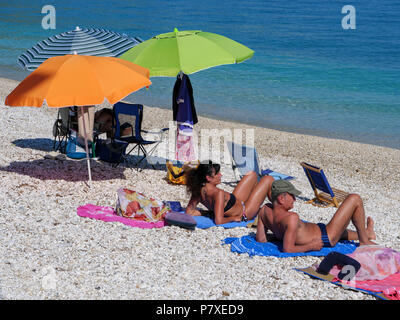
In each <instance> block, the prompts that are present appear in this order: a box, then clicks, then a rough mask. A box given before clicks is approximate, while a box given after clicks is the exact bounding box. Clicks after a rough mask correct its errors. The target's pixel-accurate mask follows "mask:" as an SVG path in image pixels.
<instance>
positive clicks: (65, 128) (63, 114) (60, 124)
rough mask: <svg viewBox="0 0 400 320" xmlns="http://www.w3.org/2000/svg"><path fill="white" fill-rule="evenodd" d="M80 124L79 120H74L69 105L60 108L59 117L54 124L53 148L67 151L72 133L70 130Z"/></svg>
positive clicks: (63, 151)
mask: <svg viewBox="0 0 400 320" xmlns="http://www.w3.org/2000/svg"><path fill="white" fill-rule="evenodd" d="M77 126H78V123H77V122H74V121H72V118H71V109H70V108H69V107H68V108H67V107H66V108H59V110H58V114H57V119H56V121H55V122H54V125H53V136H54V142H53V150H54V151H58V150H60V152H62V153H65V152H66V147H67V142H68V138H69V135H70V130H71V129H72V128H76V127H77Z"/></svg>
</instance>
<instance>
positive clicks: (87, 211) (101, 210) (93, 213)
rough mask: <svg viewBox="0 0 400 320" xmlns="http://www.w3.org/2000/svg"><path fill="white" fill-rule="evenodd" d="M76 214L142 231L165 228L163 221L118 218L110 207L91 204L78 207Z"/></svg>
mask: <svg viewBox="0 0 400 320" xmlns="http://www.w3.org/2000/svg"><path fill="white" fill-rule="evenodd" d="M77 214H78V216H80V217H85V218H91V219H97V220H102V221H105V222H115V221H117V222H121V223H123V224H125V225H127V226H130V227H138V228H142V229H151V228H162V227H164V226H165V221H164V220H162V221H157V222H146V221H139V220H133V219H129V218H125V217H121V216H118V215H117V214H116V212H115V211H114V208H112V207H102V206H95V205H93V204H86V205H84V206H80V207H78V209H77Z"/></svg>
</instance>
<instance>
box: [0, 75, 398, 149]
mask: <svg viewBox="0 0 400 320" xmlns="http://www.w3.org/2000/svg"><path fill="white" fill-rule="evenodd" d="M16 78H17V77H16ZM21 78H22V79H21V80H18V79H14V78H8V77H6V76H4V75H2V74H0V81H3V80H4V81H15V82H20V81H22V80H23V78H24V77H23V76H22V73H21ZM130 100H131V99H127V101H130ZM130 102H132V101H130ZM151 108H158V109H165V110H170V109H171V108H170V107H164V106H157V107H156V106H151ZM199 115H201V116H202V117H203V118H208V119H216V120H219V121H224V122H233V123H239V124H243V125H246V126H252V127H258V128H262V129H268V130H276V131H280V132H286V133H293V134H301V135H306V136H315V137H320V138H326V139H334V140H344V141H349V142H355V143H361V144H366V145H372V146H378V147H384V148H389V149H395V150H400V146H399V148H397V147H394V146H391V145H388V144H387V143H385V144H374V143H372V142H366V141H363V140H362V139H360V138H358V137H355V138H354V139H351V137H348V136H343V137H332V136H330V134H329V133H325V132H323V131H315V130H313V129H303V130H297V129H296V128H290V127H286V128H279V126H278V125H276V126H274V127H265V126H261V125H259V124H253V123H249V122H241V121H240V120H239V119H233V118H232V119H223V118H222V117H220V116H214V115H211V114H201V113H199V112H198V116H199Z"/></svg>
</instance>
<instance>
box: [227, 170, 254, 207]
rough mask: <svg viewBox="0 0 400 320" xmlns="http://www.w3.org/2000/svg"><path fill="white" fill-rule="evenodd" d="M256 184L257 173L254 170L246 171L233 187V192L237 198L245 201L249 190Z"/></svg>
mask: <svg viewBox="0 0 400 320" xmlns="http://www.w3.org/2000/svg"><path fill="white" fill-rule="evenodd" d="M256 185H257V173H255V172H254V171H249V172H247V173H246V174H245V175H244V176H243V178H242V179H241V180H240V181H239V183H238V184H237V186H236V187H235V188H234V189H233V192H232V193H233V194H234V195H235V197H236V198H237V199H238V200H241V201H246V200H247V199H248V197H249V196H250V193H251V191H252V190H253V189H254V187H255V186H256Z"/></svg>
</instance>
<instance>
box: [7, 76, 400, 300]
mask: <svg viewBox="0 0 400 320" xmlns="http://www.w3.org/2000/svg"><path fill="white" fill-rule="evenodd" d="M16 84H17V81H12V80H7V79H0V97H1V100H0V118H1V119H2V120H3V121H2V123H3V127H2V130H1V131H0V141H1V142H0V177H1V179H2V185H1V186H0V213H1V214H0V225H1V226H2V230H4V232H3V233H2V237H0V246H1V248H2V250H3V256H4V257H5V258H4V259H3V261H2V263H1V264H0V267H1V270H0V286H1V287H0V292H1V297H2V298H3V299H10V300H19V299H54V300H61V299H68V300H69V299H73V300H76V299H78V300H79V299H83V300H86V299H111V300H115V299H130V300H131V299H136V300H143V299H150V300H156V299H163V300H175V299H183V300H219V299H221V300H252V299H253V300H254V299H255V300H265V299H276V300H330V299H337V300H374V299H375V298H374V297H372V296H371V295H367V294H364V293H361V292H355V291H352V290H344V289H343V288H339V287H337V286H335V285H332V284H330V283H328V282H323V281H318V280H315V279H312V278H310V277H308V276H306V275H304V274H302V273H300V272H297V271H295V270H294V268H303V267H308V266H310V265H312V264H314V263H315V262H318V261H319V260H320V258H318V257H311V256H305V257H295V258H275V257H261V256H254V257H252V258H250V257H249V256H248V255H245V254H241V255H240V254H236V253H233V252H231V251H230V247H229V245H221V240H223V239H225V238H228V237H241V236H243V235H248V234H251V233H254V232H255V230H254V229H249V228H232V229H224V228H221V227H214V228H210V229H205V230H203V229H198V228H197V229H195V230H194V231H188V230H185V229H182V228H179V227H172V226H170V227H164V228H160V229H139V228H132V227H128V226H125V225H123V224H121V223H118V222H103V221H98V220H92V219H89V218H82V217H79V216H78V215H77V208H78V207H79V206H82V205H85V204H88V203H91V204H94V205H99V206H112V207H114V206H115V200H116V191H117V190H118V189H119V188H121V187H126V188H129V189H131V190H135V191H138V192H141V193H143V194H145V195H146V196H148V197H154V198H156V199H160V200H167V201H168V200H169V201H180V202H181V204H182V205H183V206H186V204H187V202H188V200H189V199H188V195H187V193H186V190H185V188H184V186H177V185H171V184H168V183H167V182H166V180H165V176H166V170H165V166H160V167H158V168H157V170H153V169H152V168H151V167H150V166H146V167H145V168H144V169H143V170H142V171H138V170H136V169H135V168H132V167H130V166H129V165H128V164H121V165H119V166H118V167H117V168H112V167H111V166H110V165H109V164H107V163H103V162H101V161H91V166H92V178H93V182H92V185H91V186H90V187H89V186H88V184H87V167H86V161H73V160H69V159H66V160H62V161H60V160H53V159H45V155H46V154H48V153H49V152H50V151H51V148H52V141H53V140H52V139H53V137H52V127H53V123H54V121H55V119H56V115H57V109H52V108H47V107H44V108H24V107H21V108H10V107H4V99H5V96H6V95H7V94H8V93H9V92H11V90H12V89H13V88H14V87H15V86H16ZM198 117H199V123H198V124H197V125H195V131H196V132H198V134H199V135H200V134H201V130H202V129H213V128H220V129H222V128H223V129H226V130H228V131H230V132H233V130H234V129H239V130H240V129H241V130H246V129H254V138H255V139H254V145H255V147H256V149H257V152H258V155H259V158H260V167H261V168H263V169H264V168H270V169H272V170H275V171H278V172H281V173H284V174H289V175H293V176H295V177H296V179H295V180H293V184H294V185H295V186H296V188H298V189H299V190H301V191H302V195H301V197H300V198H298V199H297V201H296V202H295V207H294V211H296V212H298V213H299V214H300V216H301V218H302V219H304V220H306V221H310V222H315V223H316V222H324V223H327V222H328V221H329V220H330V218H331V217H332V215H333V213H334V212H335V211H336V209H335V208H318V207H314V206H312V205H310V204H307V203H306V201H305V200H306V199H309V198H312V197H313V192H312V189H311V187H310V184H309V183H308V181H307V178H306V176H305V174H304V172H303V169H302V167H301V166H300V164H299V163H300V162H301V161H304V162H309V163H311V164H314V165H318V166H320V167H322V168H323V169H324V172H325V174H326V176H327V178H328V181H329V183H330V184H331V186H332V187H335V188H338V189H341V190H344V191H347V192H349V193H358V194H360V195H361V197H362V199H363V201H364V207H365V212H366V215H367V216H371V217H372V218H373V219H374V221H375V232H376V234H377V240H376V242H377V243H379V244H381V245H384V246H387V247H391V248H393V249H395V250H400V236H399V235H398V218H399V210H400V195H399V192H398V190H399V189H400V174H399V172H400V163H399V159H400V150H397V149H391V148H387V147H380V146H374V145H367V144H361V143H356V142H351V141H346V140H335V139H329V138H321V137H317V136H308V135H302V134H295V133H290V132H282V131H278V130H273V129H266V128H261V127H253V126H250V125H246V124H241V123H235V122H229V121H221V120H215V119H210V118H206V117H203V116H201V115H198ZM171 119H172V110H168V109H161V108H154V107H145V110H144V118H143V128H144V129H146V130H151V129H152V128H155V127H157V128H163V127H167V126H168V124H169V122H170V121H171ZM244 141H245V140H244ZM160 147H166V145H161V146H160ZM221 172H222V174H223V176H222V183H221V185H220V187H221V188H222V189H224V190H226V191H228V192H231V191H232V189H233V186H232V182H234V181H235V180H236V179H235V176H234V173H233V171H232V168H231V166H230V165H229V164H225V163H222V164H221ZM349 228H350V229H353V230H354V226H353V225H352V224H351V223H350V225H349ZM243 270H246V272H245V273H244V272H243ZM51 274H53V275H54V279H55V283H54V287H51V286H50V287H49V286H48V283H47V282H46V279H47V276H48V275H51Z"/></svg>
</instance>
